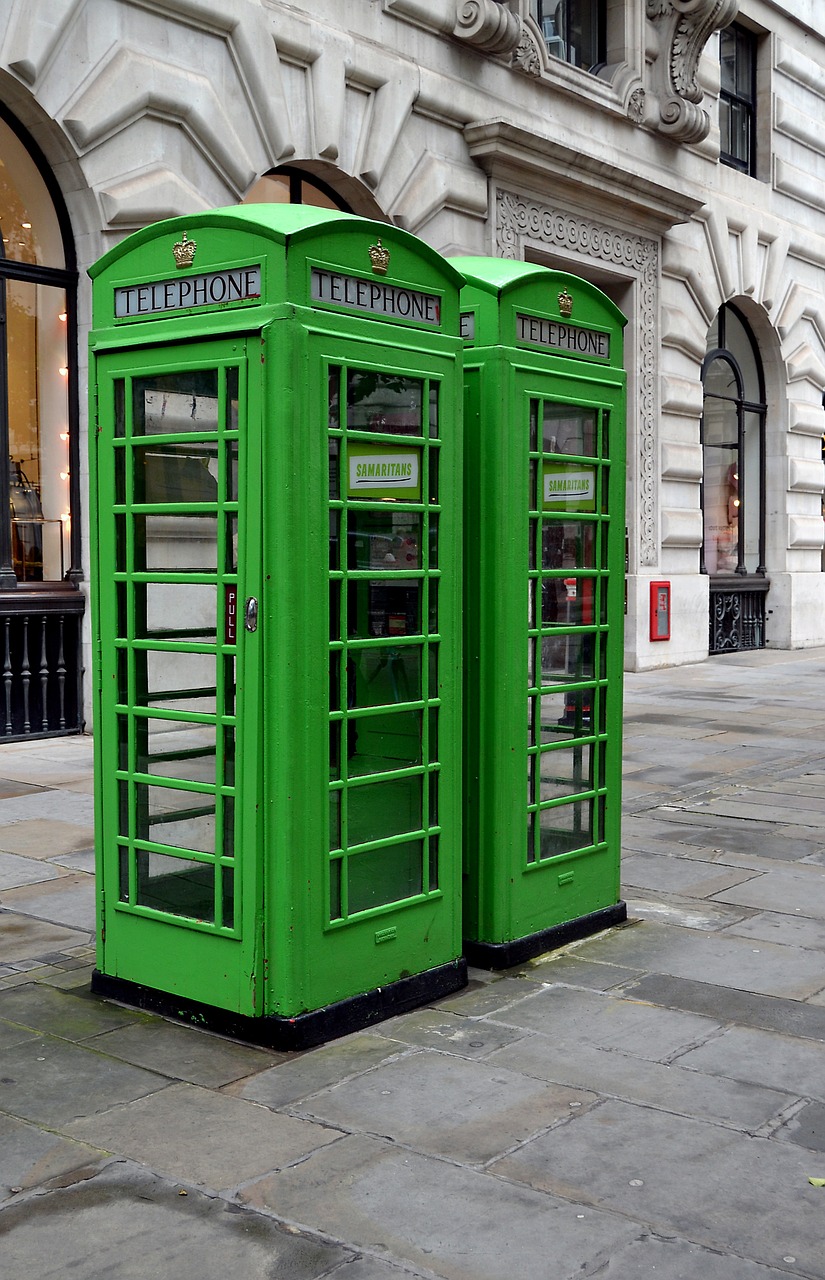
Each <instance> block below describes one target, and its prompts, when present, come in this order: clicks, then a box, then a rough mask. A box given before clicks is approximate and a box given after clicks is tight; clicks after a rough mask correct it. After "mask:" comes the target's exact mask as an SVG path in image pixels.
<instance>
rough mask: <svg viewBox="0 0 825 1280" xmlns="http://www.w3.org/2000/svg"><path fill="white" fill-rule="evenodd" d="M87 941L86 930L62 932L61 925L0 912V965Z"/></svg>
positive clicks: (32, 958)
mask: <svg viewBox="0 0 825 1280" xmlns="http://www.w3.org/2000/svg"><path fill="white" fill-rule="evenodd" d="M88 941H89V932H88V930H85V929H82V930H78V929H66V928H64V927H63V925H56V924H49V923H47V922H46V921H45V920H37V919H35V918H33V917H30V916H25V915H17V914H16V913H15V912H13V911H4V910H0V963H2V962H5V963H10V964H15V963H16V962H17V961H22V960H34V959H35V958H36V957H37V956H40V955H42V954H43V953H44V952H45V951H56V950H59V949H62V948H69V947H75V946H78V945H80V944H82V943H88ZM0 1016H2V1015H0Z"/></svg>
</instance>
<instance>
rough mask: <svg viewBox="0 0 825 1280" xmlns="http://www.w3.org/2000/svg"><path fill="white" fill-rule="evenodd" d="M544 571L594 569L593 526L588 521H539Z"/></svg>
mask: <svg viewBox="0 0 825 1280" xmlns="http://www.w3.org/2000/svg"><path fill="white" fill-rule="evenodd" d="M541 553H542V554H541V565H542V568H543V569H595V567H596V526H595V524H593V523H591V522H590V521H587V520H565V521H561V520H548V519H545V520H544V521H543V522H542V530H541Z"/></svg>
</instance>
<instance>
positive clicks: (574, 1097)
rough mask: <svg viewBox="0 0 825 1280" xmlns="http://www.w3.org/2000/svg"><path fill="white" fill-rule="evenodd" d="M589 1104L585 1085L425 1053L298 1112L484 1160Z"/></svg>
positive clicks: (466, 1159)
mask: <svg viewBox="0 0 825 1280" xmlns="http://www.w3.org/2000/svg"><path fill="white" fill-rule="evenodd" d="M593 1101H595V1099H594V1098H592V1097H591V1096H590V1095H588V1094H587V1093H585V1092H583V1091H582V1090H579V1089H570V1088H567V1087H564V1086H557V1085H553V1084H550V1083H549V1082H546V1081H543V1080H537V1079H536V1078H535V1077H528V1076H525V1075H522V1074H521V1073H520V1072H516V1071H510V1070H508V1069H507V1068H506V1067H503V1066H497V1067H490V1066H489V1065H488V1064H486V1063H481V1062H470V1061H466V1060H464V1061H457V1060H456V1059H455V1058H454V1057H452V1056H449V1055H445V1054H441V1053H434V1052H431V1051H427V1050H423V1051H421V1052H419V1053H416V1054H411V1055H408V1056H407V1057H404V1058H400V1059H396V1060H395V1061H393V1062H389V1063H386V1064H385V1065H383V1066H380V1067H375V1068H374V1069H373V1070H372V1071H370V1072H369V1074H368V1075H365V1076H358V1077H356V1078H355V1079H353V1080H348V1081H346V1082H345V1083H343V1084H339V1085H335V1086H333V1087H332V1088H331V1089H329V1090H326V1091H325V1092H323V1093H319V1094H315V1095H314V1096H313V1097H312V1098H310V1099H308V1100H306V1101H305V1102H302V1103H300V1104H299V1105H298V1107H297V1111H299V1112H300V1113H301V1114H302V1115H308V1116H311V1117H313V1118H314V1119H316V1120H321V1121H324V1122H327V1123H331V1124H335V1125H339V1126H340V1127H341V1128H343V1129H347V1130H351V1131H358V1132H368V1133H371V1134H375V1135H377V1136H379V1137H386V1138H390V1139H391V1140H392V1141H393V1142H401V1143H404V1144H405V1145H406V1146H410V1147H414V1148H415V1149H416V1150H418V1151H422V1152H426V1153H429V1154H430V1155H441V1156H445V1157H447V1158H449V1159H451V1160H458V1161H460V1162H461V1163H463V1164H483V1163H484V1162H486V1161H488V1160H491V1159H493V1158H494V1157H495V1156H497V1155H501V1153H502V1152H504V1151H506V1150H509V1149H510V1148H511V1147H513V1146H514V1145H515V1144H516V1143H518V1142H523V1141H524V1140H525V1139H527V1138H528V1137H530V1135H532V1134H534V1133H537V1132H538V1131H540V1130H542V1129H545V1128H547V1126H548V1125H552V1124H555V1123H557V1122H558V1121H559V1120H560V1119H566V1118H567V1116H568V1115H569V1112H570V1108H571V1106H573V1105H574V1104H575V1106H576V1107H586V1106H588V1105H590V1103H592V1102H593Z"/></svg>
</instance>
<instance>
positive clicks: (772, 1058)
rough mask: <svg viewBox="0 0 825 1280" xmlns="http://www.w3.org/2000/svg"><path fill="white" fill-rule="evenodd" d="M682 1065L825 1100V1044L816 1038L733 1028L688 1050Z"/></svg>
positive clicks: (682, 1059) (801, 1095) (681, 1059)
mask: <svg viewBox="0 0 825 1280" xmlns="http://www.w3.org/2000/svg"><path fill="white" fill-rule="evenodd" d="M679 1066H680V1067H686V1068H688V1069H693V1070H696V1071H701V1072H703V1073H705V1074H708V1073H711V1074H713V1075H717V1076H727V1078H728V1079H730V1080H741V1081H744V1082H746V1083H748V1084H759V1085H772V1086H773V1087H774V1088H775V1087H776V1086H777V1085H781V1087H782V1089H783V1090H785V1091H786V1092H791V1091H792V1092H794V1093H795V1094H797V1096H799V1097H807V1098H816V1099H818V1100H819V1101H821V1102H825V1044H821V1043H818V1042H816V1041H810V1040H808V1041H805V1040H799V1039H798V1038H797V1037H795V1036H788V1035H781V1034H780V1033H779V1032H775V1031H758V1030H756V1029H754V1028H751V1027H730V1028H729V1029H728V1030H727V1031H725V1032H724V1033H723V1034H722V1035H720V1036H717V1038H716V1039H714V1040H711V1041H708V1043H707V1044H704V1045H700V1046H698V1047H697V1048H696V1049H691V1050H690V1051H689V1052H688V1053H685V1054H684V1055H683V1056H682V1057H681V1058H680V1059H679Z"/></svg>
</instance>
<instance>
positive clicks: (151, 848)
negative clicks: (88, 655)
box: [98, 347, 260, 999]
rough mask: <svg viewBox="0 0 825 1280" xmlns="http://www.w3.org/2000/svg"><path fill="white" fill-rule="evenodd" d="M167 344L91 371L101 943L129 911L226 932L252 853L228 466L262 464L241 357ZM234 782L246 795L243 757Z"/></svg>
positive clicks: (240, 549) (235, 932) (252, 520)
mask: <svg viewBox="0 0 825 1280" xmlns="http://www.w3.org/2000/svg"><path fill="white" fill-rule="evenodd" d="M175 356H176V359H172V358H170V357H169V356H166V358H165V359H164V358H163V357H162V356H161V355H157V356H156V359H155V361H153V362H149V361H147V360H144V361H143V364H142V368H141V369H140V371H139V373H131V372H129V371H128V370H122V371H121V370H118V369H116V368H114V367H113V366H114V363H115V361H116V357H111V358H110V360H109V362H108V367H109V368H110V369H111V371H112V376H111V378H110V379H109V380H106V381H104V380H103V379H101V402H100V431H99V440H98V464H99V471H100V503H99V526H100V528H99V541H100V546H99V556H100V564H101V573H100V582H101V587H100V601H99V612H100V618H101V638H102V672H103V676H102V679H103V693H104V697H103V706H102V716H101V720H102V723H101V726H100V731H101V733H102V734H104V735H105V737H106V738H108V740H109V743H110V744H114V743H116V753H115V755H116V758H115V759H114V760H113V761H112V764H113V771H112V775H111V777H109V776H108V775H107V777H106V778H105V779H104V796H106V797H108V800H109V803H108V805H107V804H106V803H104V827H105V832H104V839H105V844H106V852H105V856H106V857H107V859H108V863H107V865H109V866H110V867H111V866H112V857H113V855H114V854H115V852H116V872H114V874H113V876H112V879H113V880H114V882H115V883H114V884H111V883H110V884H109V885H107V901H111V899H112V898H114V899H115V900H116V904H117V906H116V909H115V912H114V918H113V919H112V920H111V923H110V924H109V926H108V927H109V929H110V930H114V933H115V937H117V931H118V929H119V928H122V927H125V926H124V925H123V922H124V920H125V918H126V916H129V917H133V918H134V917H139V918H141V919H144V920H146V919H152V920H156V921H163V922H165V923H167V924H169V925H174V926H176V932H177V931H179V930H180V929H181V928H182V929H184V930H191V931H194V932H195V933H197V934H200V935H201V936H203V935H204V934H209V935H212V936H213V937H214V936H220V937H224V938H235V939H237V938H239V937H241V935H242V933H243V919H242V915H243V913H242V904H241V886H242V881H243V878H244V876H245V875H249V876H251V875H252V873H253V871H254V867H255V861H256V854H255V846H254V841H251V840H250V839H249V838H248V836H249V833H248V832H247V833H246V834H247V839H246V841H245V843H244V844H243V846H242V844H241V841H240V829H239V828H240V817H241V810H242V808H243V805H242V800H243V794H244V791H243V787H244V782H245V779H244V777H243V776H242V775H241V772H240V770H239V769H238V768H237V767H236V762H237V761H239V760H240V759H241V757H242V750H241V746H242V741H243V738H244V735H245V734H253V735H254V732H255V723H254V720H253V719H252V718H251V717H252V715H253V714H254V713H253V712H252V708H253V707H254V697H252V696H251V691H252V690H253V689H254V679H253V677H254V675H255V672H256V670H257V665H256V664H257V657H256V653H255V651H254V650H252V651H251V652H247V647H248V645H249V642H250V641H251V637H247V636H246V634H245V631H244V627H243V624H242V621H241V617H240V615H241V613H242V602H243V600H244V599H245V598H246V596H248V595H253V594H256V582H257V579H258V575H259V572H260V568H259V562H260V547H259V546H258V545H257V535H256V534H253V530H255V529H256V528H257V520H258V516H257V503H256V502H255V501H253V503H252V510H251V511H250V509H249V503H248V501H247V499H248V496H249V495H248V494H247V493H246V492H245V486H244V482H243V477H244V476H246V475H249V476H255V477H257V483H260V460H259V459H257V460H256V461H254V462H253V461H252V459H251V457H250V453H249V450H250V448H251V446H250V441H249V438H248V433H247V430H246V425H247V424H246V415H245V413H244V412H242V406H243V407H245V405H246V399H247V387H246V364H245V361H244V360H242V359H239V358H236V359H235V360H228V359H226V358H225V357H223V358H220V357H219V356H218V352H217V349H216V348H213V349H211V350H210V348H205V347H201V348H190V349H188V350H187V356H186V359H185V361H184V360H183V359H182V353H181V351H180V349H178V350H177V351H176V352H175ZM101 363H102V364H103V362H101ZM155 363H156V366H157V367H156V368H153V367H152V364H155ZM104 367H105V366H104ZM109 485H111V498H112V501H111V503H108V502H107V499H106V490H107V488H108V486H109ZM253 496H254V495H253ZM239 566H243V567H244V575H243V577H242V576H241V573H240V568H239ZM109 583H111V587H109V586H108V584H109ZM247 711H249V716H248V715H247ZM256 755H257V753H256V751H255V749H254V746H253V747H252V749H251V750H250V751H249V752H248V754H247V757H246V758H247V759H252V760H255V759H256ZM105 758H110V757H108V751H107V750H105V751H104V759H105ZM114 766H116V767H114ZM249 781H250V782H251V783H252V790H253V793H254V785H255V773H254V768H253V770H252V771H251V774H250V778H249ZM253 807H254V806H253ZM241 847H243V848H244V849H245V850H246V851H247V855H248V856H247V864H248V865H244V866H242V865H241V863H240V859H239V850H240V849H241ZM188 994H193V992H192V991H189V992H188ZM211 998H212V999H214V993H213V994H212V996H211Z"/></svg>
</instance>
